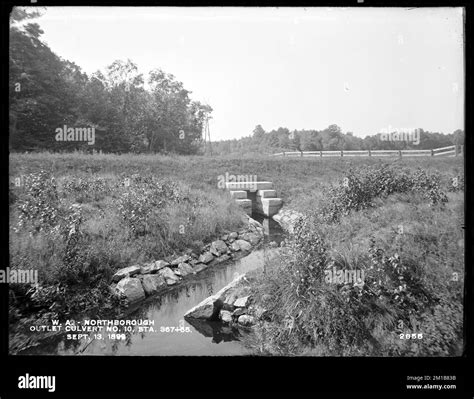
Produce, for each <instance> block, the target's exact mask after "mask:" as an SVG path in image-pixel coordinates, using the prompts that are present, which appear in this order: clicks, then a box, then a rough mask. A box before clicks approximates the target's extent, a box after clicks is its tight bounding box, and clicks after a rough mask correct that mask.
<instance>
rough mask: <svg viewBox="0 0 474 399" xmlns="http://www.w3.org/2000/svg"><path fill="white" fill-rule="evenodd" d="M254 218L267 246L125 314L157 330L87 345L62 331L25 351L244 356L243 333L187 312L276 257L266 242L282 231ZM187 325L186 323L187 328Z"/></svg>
mask: <svg viewBox="0 0 474 399" xmlns="http://www.w3.org/2000/svg"><path fill="white" fill-rule="evenodd" d="M252 217H253V218H254V219H256V220H258V221H259V222H260V223H262V224H263V226H264V228H265V245H264V248H263V249H260V250H257V251H254V252H252V253H250V254H249V255H247V256H246V257H243V258H241V259H239V260H237V261H234V262H230V263H225V264H222V265H216V266H215V267H213V268H210V269H208V270H205V271H203V272H202V273H200V274H199V275H196V276H195V278H194V279H191V280H188V281H184V282H183V283H182V284H180V285H179V286H178V287H176V288H174V289H173V290H172V291H171V292H169V293H167V294H164V295H161V296H157V297H152V298H149V299H147V300H146V301H145V302H143V303H142V304H141V305H140V307H139V308H138V309H136V310H135V311H133V312H131V313H130V314H128V315H127V319H137V320H139V319H142V320H154V326H153V328H154V330H155V332H141V333H139V332H134V333H132V334H128V336H127V339H126V340H117V339H108V337H107V333H103V334H102V338H103V339H93V340H91V341H89V342H88V343H87V344H79V342H78V341H74V340H67V339H66V337H65V336H64V335H62V336H57V337H55V338H52V339H50V340H47V341H45V342H43V343H42V344H41V345H39V346H36V347H34V348H30V349H28V350H27V351H25V352H23V353H22V354H41V355H73V354H79V353H81V354H85V355H133V356H148V355H151V356H166V355H171V356H173V355H175V356H176V355H177V356H186V355H188V356H203V355H207V356H211V355H227V356H231V355H234V356H235V355H245V354H247V353H248V351H247V349H246V348H245V347H244V346H243V345H242V344H241V342H240V341H239V338H240V337H241V334H242V332H240V331H239V330H237V329H235V328H234V329H231V328H230V327H228V326H224V325H223V324H222V323H219V322H196V321H192V323H193V324H190V323H189V322H188V321H185V320H184V317H183V315H184V314H185V313H186V312H187V311H188V310H189V309H191V308H192V307H194V306H196V305H197V304H198V303H200V302H201V301H202V300H203V299H205V298H207V297H208V296H210V295H212V294H214V293H216V292H217V291H219V290H220V289H221V288H222V287H224V286H225V285H227V284H228V283H230V282H231V281H232V280H233V279H234V278H235V277H236V276H237V275H239V274H243V273H245V272H248V271H250V270H254V269H258V268H261V267H263V263H264V259H265V258H267V259H271V257H272V256H275V254H276V252H275V251H276V250H275V249H270V248H269V247H268V243H269V242H271V241H275V242H276V243H278V244H279V243H280V242H281V240H282V239H283V238H284V235H283V231H282V229H281V228H280V226H279V225H278V223H276V222H275V221H273V220H272V219H266V218H263V217H259V216H257V215H252ZM183 325H184V327H185V331H186V330H187V331H188V332H176V331H173V332H171V331H170V332H161V331H160V330H161V327H170V328H171V327H175V328H177V327H180V326H183ZM186 327H188V328H186Z"/></svg>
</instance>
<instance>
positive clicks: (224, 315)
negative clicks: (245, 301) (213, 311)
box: [219, 310, 232, 323]
mask: <svg viewBox="0 0 474 399" xmlns="http://www.w3.org/2000/svg"><path fill="white" fill-rule="evenodd" d="M219 316H220V319H221V320H222V322H223V323H231V322H232V313H231V312H229V311H228V310H221V311H220V314H219Z"/></svg>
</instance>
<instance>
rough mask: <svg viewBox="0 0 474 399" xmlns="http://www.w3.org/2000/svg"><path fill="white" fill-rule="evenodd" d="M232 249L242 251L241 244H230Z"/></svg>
mask: <svg viewBox="0 0 474 399" xmlns="http://www.w3.org/2000/svg"><path fill="white" fill-rule="evenodd" d="M230 249H231V250H232V251H234V252H237V251H240V245H239V244H238V243H237V242H233V243H232V244H231V246H230Z"/></svg>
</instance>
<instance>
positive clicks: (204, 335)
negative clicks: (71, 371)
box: [0, 1, 469, 392]
mask: <svg viewBox="0 0 474 399" xmlns="http://www.w3.org/2000/svg"><path fill="white" fill-rule="evenodd" d="M359 3H363V1H360V2H359ZM465 17H466V14H465V9H464V8H463V7H448V6H443V7H442V6H439V7H436V6H433V7H401V6H400V7H370V6H364V7H358V4H357V2H354V4H353V5H352V6H349V7H204V6H203V7H171V6H166V7H165V6H163V7H161V6H147V7H131V6H118V5H116V6H112V5H111V6H90V5H89V6H66V4H65V5H64V6H47V5H46V6H43V5H42V4H41V1H38V2H36V1H34V2H33V1H32V2H31V3H29V5H21V6H20V5H18V6H14V7H13V8H12V9H11V13H10V15H9V44H8V62H9V65H8V90H9V94H8V100H9V104H8V115H7V117H8V152H9V157H8V167H9V171H8V184H9V187H8V209H9V211H8V217H9V223H8V225H9V227H8V228H9V233H8V236H9V238H8V240H9V242H8V244H6V243H5V250H6V247H7V245H8V253H9V263H8V265H5V266H8V267H4V268H3V269H2V270H0V283H2V284H7V285H8V354H9V355H10V356H13V357H15V358H17V357H19V358H22V359H24V361H27V359H29V358H32V357H33V358H34V357H37V356H49V357H51V358H58V357H64V356H67V357H73V358H76V357H79V356H82V357H83V356H96V357H97V356H98V357H103V356H114V357H127V356H128V357H142V358H146V357H165V358H166V357H170V356H171V357H176V356H178V357H182V358H183V359H185V358H186V357H195V356H206V357H213V358H219V357H238V358H241V357H256V358H260V357H272V358H274V357H278V358H281V357H285V358H294V357H298V358H299V357H304V358H308V357H309V358H348V357H351V358H352V357H358V358H359V357H364V358H365V357H377V358H430V357H433V358H457V357H462V356H464V355H465V350H466V342H465V320H466V319H465V290H466V281H465V280H466V278H465V276H466V274H465V271H466V270H465V267H466V265H465V247H466V246H465V206H466V203H465V181H466V178H465V160H466V157H468V156H469V154H468V151H467V148H465V110H466V108H465V88H466V82H465V76H466V70H465V69H466V64H465V50H466V49H465V42H466V38H465ZM91 362H92V360H91ZM435 377H436V376H434V377H430V378H428V377H427V376H422V377H420V376H417V375H407V376H406V378H405V380H406V381H405V382H406V385H407V386H406V390H410V389H413V390H416V389H424V390H425V391H426V389H428V390H430V389H433V390H445V391H449V390H455V389H456V383H457V382H456V375H454V373H453V374H452V375H442V376H440V377H439V378H435ZM22 378H23V377H21V378H20V380H19V382H18V387H19V388H25V389H26V388H42V389H43V390H44V391H47V390H49V391H50V392H53V391H54V381H53V380H47V379H44V380H41V379H40V380H37V379H36V380H35V378H32V377H31V376H28V375H26V376H24V378H23V379H22ZM35 384H36V385H35ZM38 384H43V386H39V385H38ZM48 384H49V385H48ZM411 384H413V386H415V387H412V386H411ZM417 384H418V385H417ZM20 385H21V386H20ZM408 385H410V386H408ZM428 385H429V387H428V388H427V386H428ZM422 386H423V387H424V388H419V387H422ZM438 386H439V387H441V388H438ZM417 387H418V388H417Z"/></svg>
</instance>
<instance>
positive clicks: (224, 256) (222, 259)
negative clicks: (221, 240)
mask: <svg viewBox="0 0 474 399" xmlns="http://www.w3.org/2000/svg"><path fill="white" fill-rule="evenodd" d="M229 259H230V256H229V255H227V254H225V255H222V256H219V257H218V258H217V259H216V261H217V263H222V262H225V261H228V260H229Z"/></svg>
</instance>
